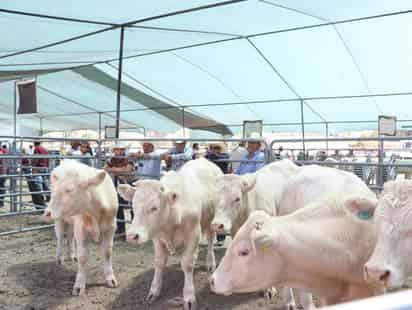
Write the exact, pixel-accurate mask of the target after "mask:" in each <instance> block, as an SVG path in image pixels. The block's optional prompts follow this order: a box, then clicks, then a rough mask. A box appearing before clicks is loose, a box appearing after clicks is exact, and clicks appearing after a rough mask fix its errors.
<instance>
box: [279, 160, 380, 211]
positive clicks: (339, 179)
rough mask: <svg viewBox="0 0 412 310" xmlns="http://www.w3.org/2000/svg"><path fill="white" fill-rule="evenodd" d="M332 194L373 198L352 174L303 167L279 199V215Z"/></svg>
mask: <svg viewBox="0 0 412 310" xmlns="http://www.w3.org/2000/svg"><path fill="white" fill-rule="evenodd" d="M334 192H339V193H341V195H347V196H353V195H358V196H362V197H368V198H374V197H375V194H374V193H373V192H372V191H371V190H370V189H369V188H368V187H367V185H366V184H365V183H363V182H362V180H361V179H359V178H358V177H357V176H356V175H354V174H353V173H350V172H346V171H342V170H339V169H335V168H329V167H322V166H318V165H311V166H304V167H302V168H301V170H300V171H299V173H297V174H296V175H294V176H292V177H291V178H290V179H289V180H288V182H287V184H286V186H285V190H284V193H283V195H282V198H281V202H280V208H279V215H284V214H289V213H291V212H294V211H295V210H297V209H300V208H302V207H304V206H305V205H307V204H309V203H312V202H314V201H316V200H317V199H320V198H321V197H322V196H324V195H326V194H328V193H334Z"/></svg>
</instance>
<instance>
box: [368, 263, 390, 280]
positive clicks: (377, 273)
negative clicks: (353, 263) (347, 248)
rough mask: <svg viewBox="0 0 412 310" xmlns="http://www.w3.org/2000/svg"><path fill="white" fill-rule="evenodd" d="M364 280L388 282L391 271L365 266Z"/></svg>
mask: <svg viewBox="0 0 412 310" xmlns="http://www.w3.org/2000/svg"><path fill="white" fill-rule="evenodd" d="M364 273H365V279H366V280H368V279H370V280H373V281H380V282H388V280H389V278H390V276H391V271H390V270H389V269H385V268H378V267H371V266H365V267H364Z"/></svg>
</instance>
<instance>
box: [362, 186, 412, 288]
mask: <svg viewBox="0 0 412 310" xmlns="http://www.w3.org/2000/svg"><path fill="white" fill-rule="evenodd" d="M374 222H375V225H376V229H377V244H376V247H375V250H374V252H373V254H372V256H371V257H370V259H369V261H368V262H367V263H366V264H365V277H366V278H367V279H368V280H371V281H378V282H380V283H383V284H384V285H385V286H388V287H397V286H401V285H403V284H405V282H406V279H407V277H408V276H410V275H412V261H411V256H412V181H411V180H398V181H390V182H387V183H386V184H385V186H384V190H383V192H382V195H381V196H380V198H379V202H378V206H377V208H376V210H375V214H374Z"/></svg>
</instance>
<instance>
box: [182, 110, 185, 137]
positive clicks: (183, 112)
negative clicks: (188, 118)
mask: <svg viewBox="0 0 412 310" xmlns="http://www.w3.org/2000/svg"><path fill="white" fill-rule="evenodd" d="M182 128H183V137H185V107H182Z"/></svg>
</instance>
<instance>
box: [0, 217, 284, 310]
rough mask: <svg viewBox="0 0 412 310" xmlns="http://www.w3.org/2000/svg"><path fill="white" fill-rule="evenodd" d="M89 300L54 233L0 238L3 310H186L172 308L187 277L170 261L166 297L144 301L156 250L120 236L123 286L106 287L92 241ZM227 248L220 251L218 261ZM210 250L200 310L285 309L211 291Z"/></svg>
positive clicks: (200, 276)
mask: <svg viewBox="0 0 412 310" xmlns="http://www.w3.org/2000/svg"><path fill="white" fill-rule="evenodd" d="M16 224H17V222H16V221H15V220H14V219H13V218H7V219H4V218H3V219H0V226H1V228H2V229H1V230H2V231H5V230H10V229H11V228H13V229H15V228H16ZM23 224H24V226H25V227H33V226H38V225H42V224H43V223H42V222H41V220H40V217H38V216H33V215H31V216H29V217H26V218H23ZM90 245H91V250H90V260H89V277H88V287H87V297H73V296H72V295H71V291H72V286H73V284H74V279H75V274H76V267H77V266H76V265H75V264H74V263H72V262H69V261H67V262H65V264H64V265H57V264H56V263H55V236H54V231H53V230H52V229H48V230H42V231H31V232H26V233H21V234H16V235H10V236H4V237H0V310H6V309H7V310H20V309H21V310H49V309H51V310H63V309H64V310H74V309H87V310H89V309H90V310H95V309H96V310H97V309H99V310H100V309H122V310H129V309H153V310H167V309H181V307H176V306H173V305H171V304H170V301H171V300H172V299H173V298H175V297H179V296H181V294H182V289H183V273H182V272H181V270H180V265H179V262H178V260H177V259H176V258H171V259H170V260H169V264H168V267H167V269H166V271H165V272H164V283H163V290H162V295H161V297H160V298H159V299H158V300H157V301H155V302H154V303H153V304H152V305H150V306H149V305H147V304H145V302H144V297H145V296H146V294H147V293H148V290H149V287H150V283H151V280H152V276H153V248H152V244H151V243H148V244H146V245H144V246H142V247H133V246H130V245H128V244H127V243H126V242H124V241H122V240H121V239H120V238H117V239H116V241H115V245H114V257H113V267H114V271H115V274H116V277H117V279H118V281H119V287H117V288H114V289H111V288H107V287H106V286H105V284H104V277H103V272H102V268H101V263H102V259H101V256H100V253H99V251H98V249H97V245H96V244H95V243H93V242H90ZM224 251H225V248H223V247H218V248H217V249H216V255H217V260H218V261H219V260H220V259H221V257H222V256H223V254H224ZM205 257H206V246H205V245H201V247H200V253H199V261H198V264H197V267H196V269H195V287H196V296H197V301H198V309H199V310H223V309H225V310H226V309H233V310H246V309H270V310H283V309H284V308H283V307H282V306H281V303H280V298H279V297H278V296H276V297H275V298H274V300H273V301H271V302H267V301H265V300H264V299H263V298H262V297H260V295H259V294H243V295H233V296H229V297H225V296H217V295H215V294H213V293H211V292H210V290H209V286H208V273H207V272H206V268H205Z"/></svg>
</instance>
